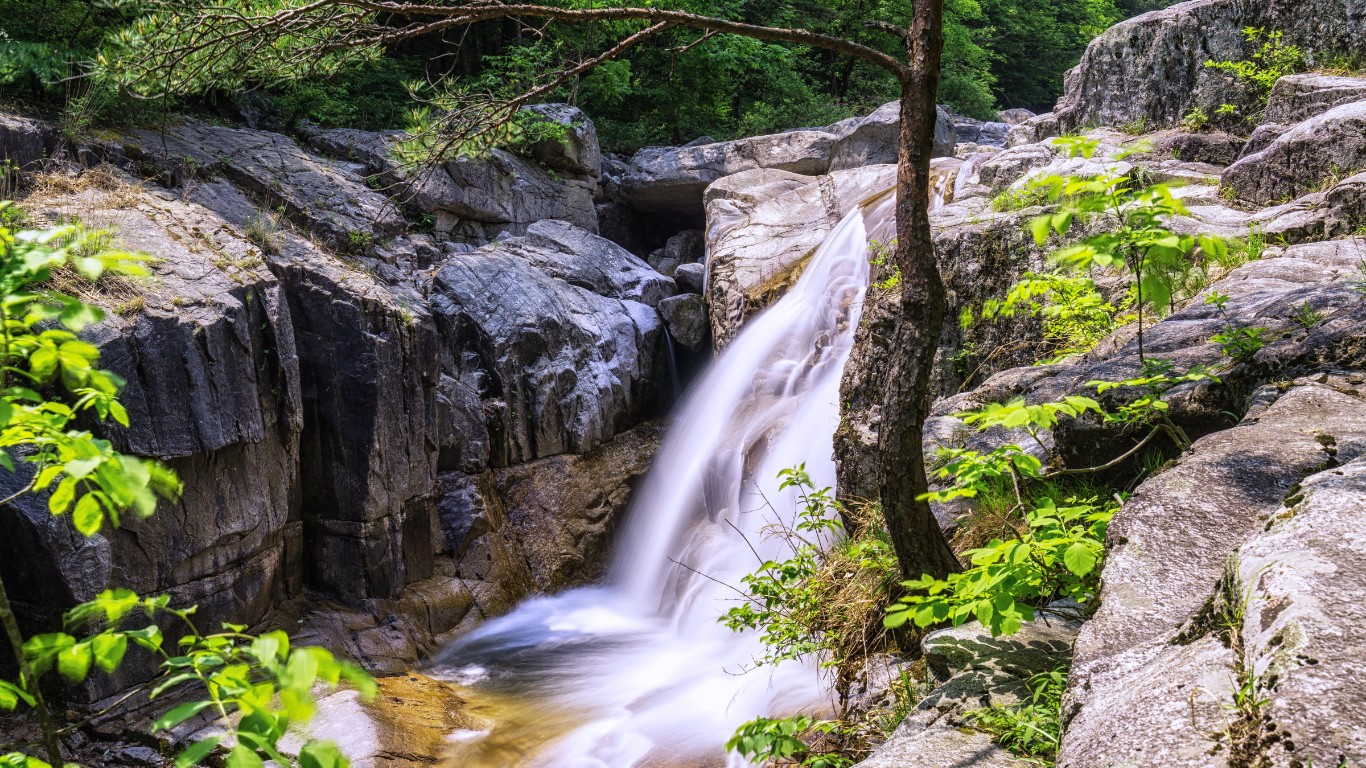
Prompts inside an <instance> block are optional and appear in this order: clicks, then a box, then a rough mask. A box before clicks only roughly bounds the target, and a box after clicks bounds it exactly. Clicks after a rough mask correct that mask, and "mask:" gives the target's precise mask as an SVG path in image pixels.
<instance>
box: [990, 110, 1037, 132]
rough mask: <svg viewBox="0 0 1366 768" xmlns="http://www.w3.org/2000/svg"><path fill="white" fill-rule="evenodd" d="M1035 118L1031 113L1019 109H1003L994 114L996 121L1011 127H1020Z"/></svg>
mask: <svg viewBox="0 0 1366 768" xmlns="http://www.w3.org/2000/svg"><path fill="white" fill-rule="evenodd" d="M1034 117H1037V115H1035V114H1034V113H1033V112H1030V111H1029V110H1027V109H1023V108H1021V107H1015V108H1013V109H1003V110H1001V111H1000V112H998V113H997V114H996V119H997V120H999V121H1001V122H1003V123H1005V124H1006V125H1009V126H1011V127H1014V126H1017V125H1020V124H1021V123H1024V122H1026V121H1028V120H1030V119H1031V118H1034Z"/></svg>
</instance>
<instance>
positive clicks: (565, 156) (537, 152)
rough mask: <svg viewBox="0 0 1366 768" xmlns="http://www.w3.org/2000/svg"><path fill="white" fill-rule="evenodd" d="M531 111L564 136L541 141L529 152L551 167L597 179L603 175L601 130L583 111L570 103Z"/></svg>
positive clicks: (534, 157) (538, 160) (538, 106)
mask: <svg viewBox="0 0 1366 768" xmlns="http://www.w3.org/2000/svg"><path fill="white" fill-rule="evenodd" d="M527 111H529V112H531V113H533V114H536V115H539V116H540V117H541V118H543V119H545V120H547V121H549V122H551V123H554V124H556V125H558V126H559V130H560V131H561V132H562V134H563V135H560V136H554V137H549V138H545V139H541V140H540V141H537V142H536V143H534V144H532V145H531V147H530V149H529V151H530V154H531V157H532V158H533V159H534V160H536V162H538V163H540V164H542V165H544V166H545V167H547V168H553V169H555V170H557V171H565V172H566V173H571V174H574V175H576V176H587V177H589V178H594V179H596V178H597V177H598V174H600V173H602V150H601V149H599V147H598V129H597V126H595V125H593V121H592V120H590V119H589V118H588V115H585V114H584V113H583V110H581V109H579V108H578V107H574V106H570V105H569V104H537V105H535V106H532V107H527Z"/></svg>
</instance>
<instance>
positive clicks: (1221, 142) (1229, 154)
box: [1144, 130, 1247, 168]
mask: <svg viewBox="0 0 1366 768" xmlns="http://www.w3.org/2000/svg"><path fill="white" fill-rule="evenodd" d="M1144 140H1145V141H1147V142H1148V143H1149V146H1150V149H1149V151H1148V152H1147V153H1146V154H1147V156H1149V157H1152V158H1165V159H1173V160H1179V161H1182V162H1187V163H1209V164H1210V165H1214V166H1217V167H1219V168H1223V167H1226V166H1229V165H1232V164H1233V163H1234V161H1236V160H1237V159H1238V155H1239V154H1240V153H1241V152H1242V151H1243V146H1244V145H1245V144H1247V140H1246V139H1240V138H1238V137H1237V136H1234V135H1232V134H1228V133H1224V132H1223V131H1202V132H1198V133H1191V132H1189V131H1180V130H1171V131H1159V132H1158V133H1156V134H1154V135H1150V136H1145V137H1144Z"/></svg>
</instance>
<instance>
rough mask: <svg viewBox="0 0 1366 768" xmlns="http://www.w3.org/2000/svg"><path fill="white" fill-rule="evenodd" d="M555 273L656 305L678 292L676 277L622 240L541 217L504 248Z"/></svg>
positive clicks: (614, 294)
mask: <svg viewBox="0 0 1366 768" xmlns="http://www.w3.org/2000/svg"><path fill="white" fill-rule="evenodd" d="M499 250H500V251H501V252H505V253H515V254H517V255H518V256H520V257H522V258H524V259H526V260H527V261H528V262H529V263H530V264H532V265H533V266H535V267H536V268H537V269H539V270H541V271H542V272H544V273H545V274H547V275H550V276H551V277H555V278H558V279H560V280H563V281H565V282H566V283H569V284H570V285H577V286H579V287H581V288H585V289H587V290H590V291H593V292H595V293H598V294H601V295H603V296H608V297H611V298H614V299H629V300H631V301H637V302H640V303H641V304H645V305H647V306H651V307H653V306H655V305H657V304H659V302H660V301H662V300H663V299H665V298H667V297H669V296H672V295H674V293H676V292H677V289H676V288H675V287H674V281H672V280H670V279H669V278H667V277H665V276H664V275H661V274H659V273H658V272H656V271H654V270H653V269H651V268H650V265H649V264H646V263H645V262H644V261H642V260H641V259H639V258H637V257H636V256H634V255H632V254H631V253H630V252H629V251H627V250H626V249H625V248H622V247H621V246H619V245H617V244H616V243H614V242H612V241H610V240H607V239H605V238H602V237H598V236H597V235H595V234H593V233H591V232H585V231H584V230H582V229H579V228H578V227H575V226H574V225H572V224H569V223H567V222H563V221H554V220H549V221H538V222H536V223H535V224H532V225H531V226H530V227H528V228H527V233H526V236H525V237H523V238H518V239H515V240H509V241H507V242H505V243H502V244H501V247H500V249H499Z"/></svg>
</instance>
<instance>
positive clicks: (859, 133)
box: [829, 101, 957, 173]
mask: <svg viewBox="0 0 1366 768" xmlns="http://www.w3.org/2000/svg"><path fill="white" fill-rule="evenodd" d="M900 132H901V102H899V101H891V102H888V103H886V104H883V105H882V106H881V107H878V109H877V111H875V112H873V113H872V114H871V115H868V116H867V117H865V118H863V119H862V120H860V121H859V122H858V123H857V124H856V125H854V126H853V129H852V130H851V131H849V132H848V134H846V135H844V136H842V137H840V138H839V140H837V141H836V142H835V143H834V145H833V146H831V148H830V166H829V170H830V172H831V173H833V172H835V171H843V170H849V169H851V168H861V167H863V166H866V165H882V164H895V163H896V162H897V152H898V148H899V147H900V146H901V138H900V136H901V134H900ZM956 142H957V139H956V138H955V135H954V129H953V125H952V123H951V122H950V116H949V113H948V111H947V110H945V109H944V108H943V107H939V108H938V118H937V120H936V121H935V126H934V151H933V155H932V157H953V147H954V144H955V143H956Z"/></svg>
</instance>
